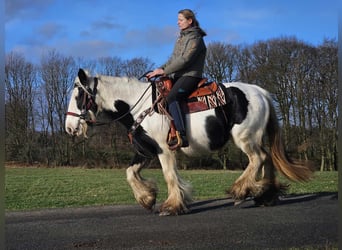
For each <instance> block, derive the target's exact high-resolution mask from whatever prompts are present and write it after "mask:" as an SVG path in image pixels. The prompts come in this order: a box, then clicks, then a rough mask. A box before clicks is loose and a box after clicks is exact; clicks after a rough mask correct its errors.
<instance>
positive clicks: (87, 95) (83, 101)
mask: <svg viewBox="0 0 342 250" xmlns="http://www.w3.org/2000/svg"><path fill="white" fill-rule="evenodd" d="M96 92H97V78H96V77H90V75H89V74H88V72H87V71H85V70H83V69H80V70H79V71H78V76H77V77H76V79H75V82H74V89H73V91H72V94H71V97H70V101H69V107H68V111H67V114H66V115H67V116H66V119H65V131H66V132H67V133H68V134H70V135H73V136H80V135H82V134H83V135H84V136H85V137H86V131H87V121H86V117H87V115H88V114H89V115H90V117H91V119H90V121H92V120H94V118H95V116H94V113H95V112H96V109H97V105H96V103H95V96H96ZM88 122H89V121H88Z"/></svg>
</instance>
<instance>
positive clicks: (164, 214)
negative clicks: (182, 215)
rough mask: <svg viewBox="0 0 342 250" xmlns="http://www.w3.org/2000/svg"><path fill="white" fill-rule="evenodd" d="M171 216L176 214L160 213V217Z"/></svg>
mask: <svg viewBox="0 0 342 250" xmlns="http://www.w3.org/2000/svg"><path fill="white" fill-rule="evenodd" d="M171 215H175V214H172V213H171V212H170V211H162V212H160V213H159V216H171Z"/></svg>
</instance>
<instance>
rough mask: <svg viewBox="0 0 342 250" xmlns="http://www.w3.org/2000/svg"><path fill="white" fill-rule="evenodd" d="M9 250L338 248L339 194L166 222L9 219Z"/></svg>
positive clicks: (76, 214) (63, 214)
mask: <svg viewBox="0 0 342 250" xmlns="http://www.w3.org/2000/svg"><path fill="white" fill-rule="evenodd" d="M5 218H6V222H5V230H6V233H5V237H6V240H5V243H6V249H206V250H207V249H274V248H276V249H288V248H304V247H305V248H310V249H330V248H331V247H335V248H336V247H337V245H338V199H337V193H320V194H310V195H301V196H288V197H284V198H281V200H280V202H279V204H278V205H277V206H274V207H255V206H254V203H253V201H246V202H244V203H243V204H241V205H239V206H238V207H234V205H233V201H232V200H230V199H216V200H207V201H199V202H194V203H193V204H192V205H191V212H190V213H188V214H186V215H181V216H172V217H160V216H158V214H157V213H153V212H152V213H151V212H148V211H146V210H144V209H143V208H141V207H140V206H138V205H132V206H100V207H88V208H87V207H86V208H63V209H47V210H39V211H26V212H10V213H6V215H5Z"/></svg>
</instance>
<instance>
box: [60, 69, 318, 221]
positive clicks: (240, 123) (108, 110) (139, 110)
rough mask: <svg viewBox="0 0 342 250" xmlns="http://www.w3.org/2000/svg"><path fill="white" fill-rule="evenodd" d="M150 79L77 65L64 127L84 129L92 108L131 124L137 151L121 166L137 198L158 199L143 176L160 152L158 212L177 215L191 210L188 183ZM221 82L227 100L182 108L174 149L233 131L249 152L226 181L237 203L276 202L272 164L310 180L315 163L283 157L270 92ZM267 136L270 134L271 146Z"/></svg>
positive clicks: (204, 146) (195, 149) (197, 146)
mask: <svg viewBox="0 0 342 250" xmlns="http://www.w3.org/2000/svg"><path fill="white" fill-rule="evenodd" d="M150 85H151V84H150V83H148V82H146V81H140V80H139V79H136V78H127V77H112V76H105V75H98V76H91V75H89V73H88V72H87V71H86V70H83V69H80V70H79V72H78V76H77V77H76V78H75V82H74V89H73V90H72V94H71V97H70V102H69V106H68V111H67V116H66V121H65V129H66V132H67V133H68V134H70V135H72V136H81V135H82V134H83V135H84V136H86V130H87V122H86V116H88V115H89V114H90V117H91V119H93V120H94V119H96V115H97V114H99V113H102V114H104V115H106V116H107V117H109V118H110V119H111V120H113V121H118V122H120V123H121V124H122V125H123V126H125V128H127V131H134V133H133V135H132V136H131V137H132V139H131V140H132V143H133V145H135V148H136V151H137V152H136V154H135V156H134V158H133V159H132V161H131V163H130V165H129V167H128V168H127V170H126V173H127V181H128V183H129V185H130V186H131V188H132V190H133V193H134V196H135V198H136V200H137V202H138V203H139V204H140V205H142V206H143V207H144V208H147V209H150V210H152V209H153V207H154V205H155V203H156V196H157V186H156V184H155V183H154V182H153V181H151V180H147V179H144V178H143V177H142V176H141V170H142V169H143V168H144V167H146V166H148V164H149V163H150V161H151V159H153V157H155V156H157V157H158V158H159V161H160V164H161V167H162V171H163V174H164V178H165V181H166V183H167V188H168V197H167V199H166V200H165V201H164V202H163V203H162V204H161V206H160V208H159V214H160V215H178V214H182V213H186V212H188V211H189V209H188V205H189V203H190V202H191V201H192V198H191V193H192V188H191V185H190V184H189V183H187V182H186V181H184V180H183V179H182V178H181V176H180V175H179V173H178V171H177V162H176V152H174V151H171V150H170V149H169V148H168V145H167V142H166V137H167V134H168V131H169V128H170V122H169V118H168V116H167V115H163V114H160V113H157V112H153V111H152V110H153V109H152V108H151V106H152V101H151V100H152V97H151V96H152V90H151V88H150ZM223 86H224V89H225V94H226V99H227V104H225V105H224V106H221V107H217V108H214V109H209V110H206V111H201V112H196V113H191V114H187V115H186V119H185V120H186V128H187V137H188V140H189V147H185V148H181V149H179V150H181V151H183V152H184V153H185V154H187V155H194V154H199V153H200V154H203V153H204V152H212V151H214V150H218V149H220V148H221V147H223V146H224V145H225V144H226V143H227V141H228V139H229V138H230V137H231V138H232V139H233V140H234V143H235V144H236V146H237V147H239V148H240V149H241V150H242V151H243V152H244V153H245V154H246V155H247V156H248V160H249V163H248V166H247V167H246V169H245V170H244V172H243V173H242V175H241V176H240V177H239V178H238V179H237V180H236V181H235V182H234V184H233V185H232V187H231V188H230V195H231V196H232V198H233V199H235V201H236V202H242V201H243V200H245V199H246V198H247V197H253V198H254V200H255V202H256V203H258V204H260V205H274V204H275V203H276V201H277V199H278V197H279V194H280V193H281V192H282V190H283V189H285V188H286V187H285V186H284V185H282V184H280V183H279V182H278V180H277V179H276V175H275V171H276V170H278V171H279V172H280V173H282V174H283V175H284V176H285V177H287V178H288V179H290V180H293V181H307V180H309V179H310V177H311V174H312V170H311V168H310V167H309V165H307V164H306V163H304V162H300V161H298V160H292V159H289V158H288V157H287V155H286V153H285V150H284V144H283V141H282V138H281V130H280V127H279V125H278V120H277V117H276V113H275V109H274V107H273V105H272V99H271V96H270V94H269V93H268V92H267V91H266V90H264V89H262V88H260V87H258V86H256V85H251V84H246V83H240V82H232V83H224V84H223ZM87 114H88V115H87ZM132 128H133V129H132ZM131 134H132V133H131ZM265 137H268V139H269V144H268V145H269V148H270V149H269V150H268V151H267V150H266V148H265V142H264V140H265Z"/></svg>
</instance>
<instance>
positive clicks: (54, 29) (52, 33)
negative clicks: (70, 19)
mask: <svg viewBox="0 0 342 250" xmlns="http://www.w3.org/2000/svg"><path fill="white" fill-rule="evenodd" d="M64 30H65V28H64V26H62V25H60V24H57V23H52V22H51V23H45V24H43V25H42V26H40V27H39V28H38V29H37V34H38V35H39V36H40V37H41V38H42V39H48V40H51V39H52V38H54V37H56V36H57V35H58V34H61V33H63V31H64Z"/></svg>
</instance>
